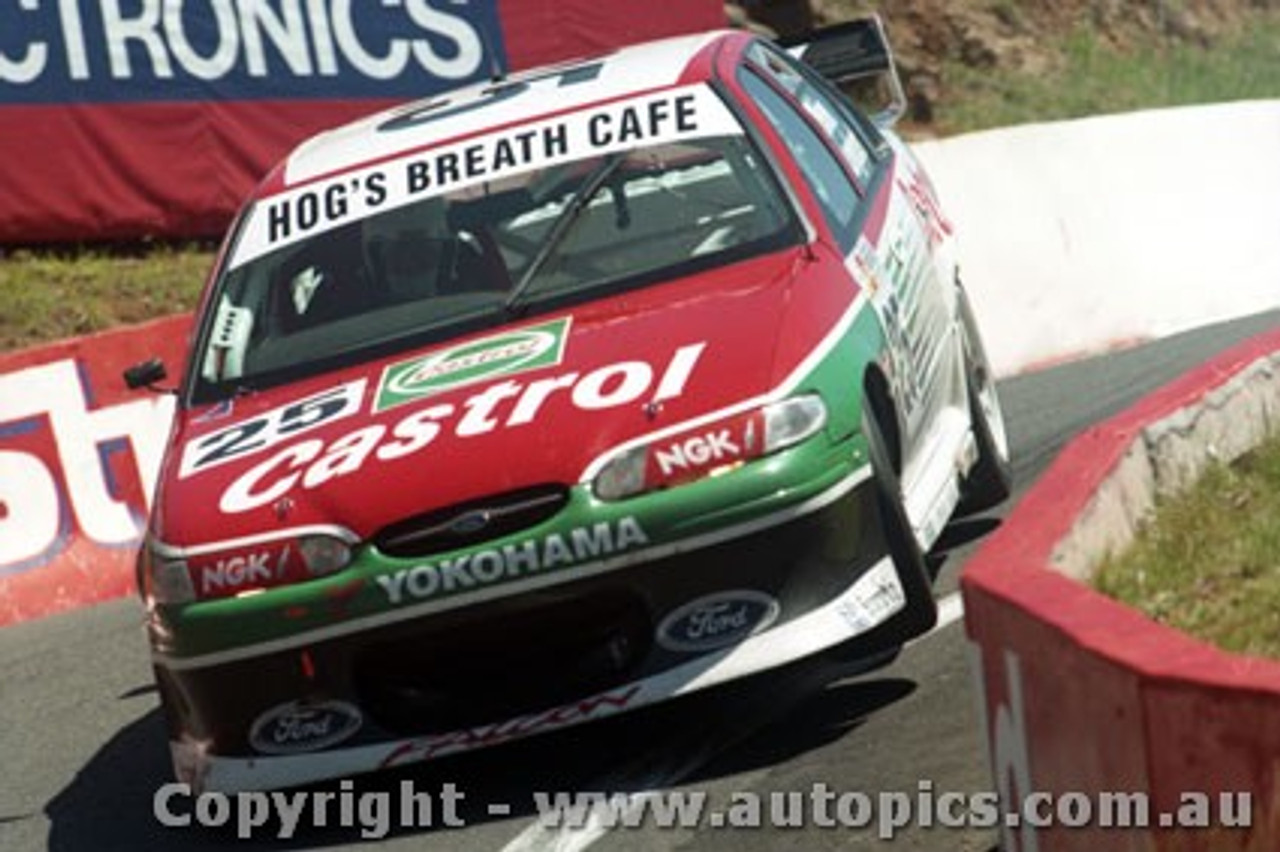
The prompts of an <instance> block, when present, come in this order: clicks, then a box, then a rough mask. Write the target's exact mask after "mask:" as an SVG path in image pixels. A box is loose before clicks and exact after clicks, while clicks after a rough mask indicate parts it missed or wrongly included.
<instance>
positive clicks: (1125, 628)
mask: <svg viewBox="0 0 1280 852" xmlns="http://www.w3.org/2000/svg"><path fill="white" fill-rule="evenodd" d="M1277 430H1280V330H1277V331H1275V332H1271V333H1268V334H1266V335H1262V336H1261V337H1259V338H1255V339H1254V340H1251V341H1248V342H1246V343H1245V344H1242V345H1241V346H1239V347H1236V348H1235V349H1232V350H1230V351H1228V352H1227V353H1224V354H1223V355H1221V356H1219V357H1218V358H1215V359H1214V360H1213V361H1211V362H1209V363H1208V364H1205V365H1203V366H1201V367H1200V368H1197V369H1196V370H1194V371H1192V372H1191V373H1189V374H1187V375H1185V376H1183V377H1182V378H1181V379H1179V380H1177V381H1175V382H1173V383H1172V384H1170V385H1169V386H1167V387H1165V388H1163V389H1161V390H1160V391H1157V392H1156V393H1154V394H1152V395H1150V396H1148V397H1146V398H1145V399H1143V400H1141V401H1140V402H1139V403H1137V404H1136V405H1135V406H1134V407H1132V408H1131V409H1129V410H1128V411H1125V412H1123V413H1121V414H1119V415H1117V416H1116V417H1114V418H1112V419H1111V420H1109V421H1107V422H1106V423H1103V424H1101V425H1099V426H1096V427H1094V428H1092V429H1090V430H1088V431H1087V432H1085V433H1084V434H1082V435H1081V436H1079V437H1078V438H1076V439H1075V440H1073V441H1072V442H1071V443H1070V444H1068V446H1067V447H1066V448H1065V449H1064V450H1063V452H1062V453H1061V454H1060V456H1059V458H1058V459H1057V460H1056V461H1055V462H1054V464H1053V465H1052V466H1051V468H1050V470H1049V471H1048V472H1047V473H1046V474H1045V475H1044V476H1043V477H1042V478H1041V479H1040V481H1039V482H1038V483H1037V484H1036V485H1035V486H1034V487H1033V488H1032V489H1030V490H1029V491H1028V492H1027V494H1026V495H1025V496H1024V498H1023V500H1022V501H1021V502H1020V503H1019V505H1018V506H1016V507H1015V508H1014V510H1013V512H1012V513H1011V514H1010V515H1009V517H1008V518H1007V519H1006V521H1005V523H1004V524H1003V525H1002V527H1001V528H1000V529H999V530H998V531H997V532H996V533H995V534H993V535H992V536H991V537H990V539H988V541H987V542H986V543H985V544H984V546H983V548H982V549H981V550H980V551H979V553H978V554H977V555H976V556H975V557H974V558H973V559H972V560H971V561H970V563H969V565H968V566H967V567H966V570H965V572H964V575H963V577H962V580H961V584H962V588H963V591H964V596H965V609H966V631H967V633H968V635H969V638H970V639H971V641H972V642H973V645H974V648H973V652H974V653H973V659H974V661H975V669H976V674H977V677H978V688H979V690H980V694H979V697H980V701H981V706H982V708H983V712H984V715H985V720H984V725H985V728H984V731H985V733H986V735H987V741H988V742H989V744H990V755H991V759H992V766H993V771H994V775H995V780H996V784H997V787H998V789H1000V790H1001V791H1002V793H1003V794H1004V795H1005V796H1006V807H1010V808H1016V807H1017V806H1018V798H1017V796H1018V795H1021V796H1026V795H1029V794H1030V793H1032V792H1039V791H1049V792H1056V793H1058V794H1062V793H1066V792H1072V791H1083V792H1104V791H1105V792H1111V791H1115V792H1129V791H1138V792H1142V793H1146V794H1147V795H1148V796H1149V797H1150V801H1151V806H1152V808H1153V809H1156V808H1169V807H1173V808H1176V807H1177V803H1178V801H1179V799H1178V797H1179V796H1180V795H1181V794H1182V792H1183V791H1202V792H1204V793H1205V794H1208V795H1218V796H1220V795H1222V794H1226V793H1238V792H1247V793H1249V794H1250V795H1251V796H1252V802H1253V814H1252V825H1253V828H1252V829H1249V830H1236V831H1204V832H1189V833H1188V832H1169V831H1162V830H1159V829H1151V830H1142V831H1138V832H1122V833H1116V832H1114V831H1113V832H1110V833H1098V832H1097V831H1064V830H1061V829H1052V828H1050V829H1035V828H1031V827H1028V826H1026V825H1024V826H1023V827H1022V828H1020V829H1019V830H1018V831H1016V832H1014V831H1011V830H1009V829H1006V830H1005V834H1004V837H1003V840H1004V842H1005V843H1006V844H1007V848H1018V849H1022V850H1030V849H1035V850H1050V849H1052V850H1075V849H1079V850H1087V849H1097V848H1108V849H1135V850H1136V849H1143V850H1174V849H1177V850H1183V849H1212V850H1215V852H1216V850H1274V849H1278V848H1280V786H1278V778H1280V759H1278V758H1277V755H1280V713H1277V712H1276V711H1277V709H1280V662H1275V661H1271V660H1261V659H1256V658H1248V657H1240V656H1235V655H1231V654H1227V653H1224V652H1222V651H1219V650H1218V649H1216V648H1213V647H1211V646H1209V645H1207V644H1206V643H1203V642H1200V641H1198V640H1195V639H1193V638H1191V637H1188V636H1186V635H1184V634H1182V633H1179V632H1177V631H1174V630H1172V629H1171V628H1168V627H1166V626H1164V625H1160V624H1157V623H1156V622H1154V621H1151V620H1150V619H1147V618H1146V617H1145V616H1143V615H1141V614H1140V613H1138V612H1136V611H1134V610H1132V609H1130V608H1128V607H1125V606H1123V605H1121V604H1119V603H1117V602H1115V601H1113V600H1111V599H1109V598H1106V597H1104V596H1102V595H1100V594H1098V593H1097V592H1095V591H1093V590H1092V589H1090V588H1089V587H1087V586H1086V585H1084V584H1083V583H1081V582H1079V579H1080V578H1084V577H1087V576H1089V574H1090V573H1091V572H1092V571H1093V569H1094V568H1095V567H1096V565H1097V564H1098V563H1099V561H1100V560H1101V558H1102V557H1103V555H1104V554H1105V553H1107V552H1108V551H1110V550H1115V549H1117V548H1120V547H1123V546H1124V545H1125V544H1127V543H1128V542H1129V541H1130V540H1131V539H1132V536H1133V534H1134V533H1135V531H1136V530H1137V528H1138V527H1139V526H1140V524H1141V523H1142V521H1143V520H1144V519H1145V518H1146V517H1148V516H1149V514H1150V511H1151V509H1152V507H1153V506H1154V505H1155V502H1156V500H1157V499H1158V497H1159V496H1161V495H1166V494H1171V493H1174V492H1176V491H1178V490H1180V489H1182V488H1184V487H1185V486H1186V485H1187V484H1188V483H1190V482H1192V481H1194V480H1195V478H1196V477H1197V476H1198V474H1199V473H1200V471H1202V470H1203V468H1204V466H1205V464H1206V463H1208V462H1209V461H1210V460H1211V459H1214V458H1217V459H1222V460H1227V461H1229V460H1232V459H1235V458H1238V457H1239V456H1240V455H1242V454H1243V453H1245V452H1247V451H1248V450H1249V449H1250V448H1252V447H1254V446H1256V445H1257V444H1258V443H1259V442H1260V441H1261V440H1262V439H1263V438H1264V437H1266V436H1267V435H1268V434H1274V433H1275V432H1276V431H1277ZM1073 578H1074V579H1073ZM1099 844H1101V845H1099Z"/></svg>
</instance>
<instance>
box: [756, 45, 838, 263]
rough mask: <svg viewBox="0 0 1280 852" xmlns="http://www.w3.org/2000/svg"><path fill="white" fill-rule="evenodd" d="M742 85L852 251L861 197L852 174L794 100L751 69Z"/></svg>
mask: <svg viewBox="0 0 1280 852" xmlns="http://www.w3.org/2000/svg"><path fill="white" fill-rule="evenodd" d="M741 79H742V85H743V88H745V89H746V91H747V94H749V95H750V96H751V98H752V99H753V100H754V101H755V103H756V104H757V105H758V106H759V107H760V109H761V110H762V111H763V112H764V114H765V115H766V116H767V117H768V119H769V123H770V124H772V125H773V126H774V128H775V129H777V131H778V134H779V135H780V136H781V137H782V140H783V142H784V143H785V144H786V146H787V148H788V149H790V151H791V153H792V155H793V156H794V157H795V159H796V163H797V164H798V165H799V166H800V171H801V173H802V174H803V175H804V179H805V183H807V184H808V185H809V188H810V189H811V190H812V191H813V194H814V195H815V196H816V197H817V199H818V203H819V204H820V205H821V207H822V213H823V217H824V218H825V219H826V220H827V224H828V225H829V226H830V227H831V231H832V233H833V234H834V235H835V237H836V241H837V242H838V243H839V245H840V247H841V249H843V250H844V251H846V252H847V251H849V250H850V249H852V248H853V244H854V242H855V240H856V238H857V234H856V232H855V231H854V228H853V224H854V219H855V218H856V217H857V214H858V205H859V204H860V202H861V199H860V198H859V196H858V193H857V190H856V189H855V187H854V185H853V183H852V182H851V181H850V180H849V176H848V174H847V173H846V172H845V170H844V169H843V168H841V166H840V163H839V162H838V161H837V160H836V158H835V155H834V154H832V153H831V151H830V149H828V148H827V146H826V145H825V144H824V143H823V141H822V139H821V138H820V137H819V136H818V133H817V131H815V130H814V129H813V127H812V126H811V125H810V124H809V122H807V121H806V120H805V119H804V117H803V116H801V115H800V113H798V112H797V111H796V110H795V108H794V107H793V106H792V105H791V103H790V102H789V101H788V100H787V99H786V98H785V97H783V96H782V95H781V94H779V93H778V92H777V91H775V90H774V88H773V87H772V86H770V85H769V84H768V83H766V82H765V81H764V80H763V79H762V78H761V77H760V76H759V75H758V74H756V73H755V72H754V71H752V70H750V69H746V70H744V71H743V72H742V78H741Z"/></svg>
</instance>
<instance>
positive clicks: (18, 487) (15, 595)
mask: <svg viewBox="0 0 1280 852" xmlns="http://www.w3.org/2000/svg"><path fill="white" fill-rule="evenodd" d="M190 324H191V319H190V317H189V316H179V317H170V318H168V319H162V320H157V321H155V322H151V323H147V324H144V325H139V326H134V327H131V328H125V329H120V330H117V331H110V332H105V333H103V334H95V335H90V336H88V337H81V338H76V339H74V340H67V341H63V342H61V343H56V344H53V345H51V346H44V347H39V348H36V349H27V350H22V351H19V352H11V353H6V354H0V625H4V624H8V623H11V622H15V621H21V620H24V619H28V618H34V617H37V616H42V615H48V614H51V613H55V612H61V611H63V610H67V609H72V608H74V607H79V606H85V605H88V604H92V603H97V602H99V601H104V600H107V599H109V598H113V597H119V596H121V595H124V594H127V593H129V592H130V591H131V589H132V587H133V554H134V549H135V548H136V546H137V544H138V541H139V539H140V537H141V534H142V530H143V528H144V524H145V518H146V515H147V511H148V508H149V503H150V498H151V491H152V489H153V487H154V483H155V477H156V472H157V470H158V468H159V464H160V455H161V453H162V452H163V449H164V442H165V438H166V436H167V435H168V431H169V424H170V421H171V419H172V414H173V403H174V397H173V396H170V395H155V394H148V393H146V392H145V391H143V392H131V391H129V390H127V389H126V388H125V386H124V382H123V381H122V380H121V378H120V374H121V372H122V371H123V370H124V368H125V367H127V366H129V365H130V364H133V363H135V362H137V361H141V360H144V359H145V358H148V357H151V356H153V355H155V356H159V357H162V358H164V359H165V362H166V363H167V364H168V365H169V369H170V372H172V373H177V372H179V371H180V370H181V365H182V359H183V357H184V353H185V351H186V347H187V334H188V329H189V328H190Z"/></svg>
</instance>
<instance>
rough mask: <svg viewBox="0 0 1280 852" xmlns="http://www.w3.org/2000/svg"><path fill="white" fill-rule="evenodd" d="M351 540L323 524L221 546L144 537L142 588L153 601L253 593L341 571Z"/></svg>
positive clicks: (349, 555) (177, 601) (348, 561)
mask: <svg viewBox="0 0 1280 852" xmlns="http://www.w3.org/2000/svg"><path fill="white" fill-rule="evenodd" d="M353 544H354V536H351V537H350V539H348V538H344V537H342V536H339V535H336V534H334V533H331V532H328V531H327V528H326V529H325V531H316V529H315V528H312V529H309V530H299V531H296V532H293V533H285V534H283V535H281V536H279V537H277V538H273V539H270V540H265V541H264V540H258V541H245V542H227V543H226V546H222V545H219V544H213V545H205V546H200V547H192V548H187V549H178V548H170V547H167V546H165V545H163V544H159V543H148V544H147V545H146V546H145V548H144V550H143V563H142V582H143V590H142V591H143V594H144V596H145V597H146V598H148V599H149V601H151V602H152V603H157V604H183V603H190V602H192V601H195V600H205V599H211V598H226V597H233V596H234V597H242V596H247V595H253V594H257V593H259V592H262V591H265V590H266V589H269V588H273V587H275V586H284V585H288V584H290V583H296V582H300V581H303V580H311V579H314V578H317V577H324V576H327V575H329V574H333V573H336V572H338V571H341V570H342V569H343V568H345V567H347V565H349V564H351V558H352V545H353Z"/></svg>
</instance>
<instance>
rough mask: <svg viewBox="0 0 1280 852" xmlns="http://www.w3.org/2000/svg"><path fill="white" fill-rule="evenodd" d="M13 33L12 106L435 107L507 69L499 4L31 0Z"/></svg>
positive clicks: (3, 11)
mask: <svg viewBox="0 0 1280 852" xmlns="http://www.w3.org/2000/svg"><path fill="white" fill-rule="evenodd" d="M0 33H4V36H5V37H4V38H3V39H0V85H3V87H4V92H5V100H6V101H7V102H11V103H12V102H19V103H20V102H25V103H43V102H49V103H52V102H62V101H89V102H102V103H109V102H119V101H161V100H179V101H180V100H201V101H203V100H207V99H208V98H209V95H210V92H211V91H213V92H217V93H218V94H219V95H220V96H221V97H223V98H226V99H236V98H245V99H252V98H260V97H263V96H264V94H266V93H269V94H270V96H272V97H278V98H305V97H324V98H361V97H395V96H404V97H422V96H423V95H427V94H431V93H433V92H439V91H444V90H447V89H451V88H455V87H456V86H458V85H459V84H460V83H462V82H465V81H467V80H471V79H478V78H480V77H483V76H486V75H489V74H491V73H493V71H494V70H495V66H496V67H497V68H502V67H505V66H506V56H505V49H504V45H503V42H502V35H503V32H502V27H501V26H499V21H498V9H497V3H496V2H494V0H398V2H383V3H353V2H351V0H305V2H303V0H282V2H263V0H249V1H248V2H247V0H238V1H237V2H231V0H214V2H212V3H211V2H209V0H163V2H162V0H132V2H128V3H121V2H111V3H106V2H102V3H100V2H91V0H21V2H13V3H3V4H0ZM267 80H269V81H270V82H269V83H266V84H264V81H267Z"/></svg>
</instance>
